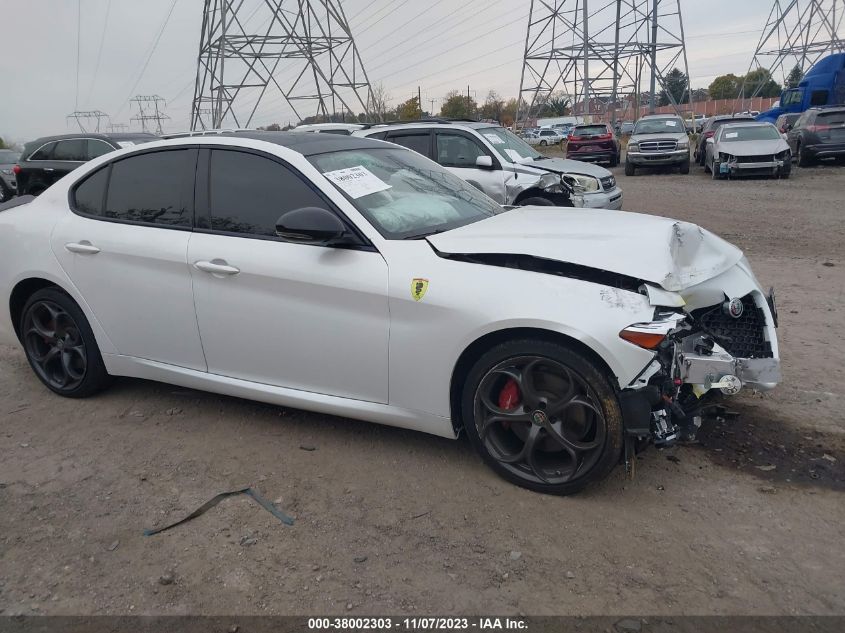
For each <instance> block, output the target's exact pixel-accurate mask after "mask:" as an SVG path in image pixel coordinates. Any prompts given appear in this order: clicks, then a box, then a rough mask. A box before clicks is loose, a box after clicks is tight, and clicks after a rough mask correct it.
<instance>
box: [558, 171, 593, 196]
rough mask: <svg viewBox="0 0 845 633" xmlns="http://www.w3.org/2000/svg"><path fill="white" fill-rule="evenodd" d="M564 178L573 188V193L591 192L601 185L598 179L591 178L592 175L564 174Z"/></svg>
mask: <svg viewBox="0 0 845 633" xmlns="http://www.w3.org/2000/svg"><path fill="white" fill-rule="evenodd" d="M564 178H566V180H567V182H568V183H569V184H570V185H571V186H572V188H573V189H574V190H575V193H593V192H594V191H600V190H601V185H599V181H598V179H597V178H593V177H592V176H584V175H582V174H566V176H564Z"/></svg>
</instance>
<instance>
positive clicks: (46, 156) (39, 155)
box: [29, 141, 56, 160]
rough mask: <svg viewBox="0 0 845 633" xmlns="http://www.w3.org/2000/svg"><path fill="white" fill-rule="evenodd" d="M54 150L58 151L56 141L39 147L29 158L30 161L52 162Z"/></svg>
mask: <svg viewBox="0 0 845 633" xmlns="http://www.w3.org/2000/svg"><path fill="white" fill-rule="evenodd" d="M54 149H56V141H53V142H52V143H47V144H46V145H43V146H42V147H39V148H38V150H37V151H36V152H35V153H34V154H33V155H32V156H30V157H29V160H52V158H53V150H54Z"/></svg>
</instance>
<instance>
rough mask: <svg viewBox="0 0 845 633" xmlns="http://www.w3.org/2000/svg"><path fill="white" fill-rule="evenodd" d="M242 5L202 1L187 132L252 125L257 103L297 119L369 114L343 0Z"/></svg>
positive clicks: (367, 90)
mask: <svg viewBox="0 0 845 633" xmlns="http://www.w3.org/2000/svg"><path fill="white" fill-rule="evenodd" d="M244 4H245V3H244V2H243V1H242V0H204V4H203V19H202V32H201V35H200V47H199V54H198V56H197V77H196V82H195V84H194V101H193V106H192V109H191V129H194V130H196V129H207V128H210V127H211V128H220V127H224V126H226V123H224V122H231V124H233V125H234V126H235V127H250V126H251V125H252V121H253V119H254V117H255V115H256V112H257V110H258V108H259V107H260V106H270V107H273V108H278V106H280V105H283V104H287V105H288V106H289V107H290V109H291V110H292V111H293V113H294V114H295V115H296V117H297V118H298V119H299V120H300V121H301V120H302V119H303V118H304V117H306V116H309V115H310V116H316V117H317V118H318V119H323V120H326V121H328V120H331V119H332V118H337V117H338V115H339V114H340V113H345V112H346V111H348V112H350V113H352V112H354V111H355V110H357V111H358V112H360V111H363V112H364V113H365V114H366V115H368V116H369V114H370V112H371V110H372V108H373V91H372V88H371V86H370V82H369V79H368V78H367V73H366V71H365V70H364V65H363V63H362V61H361V56H360V55H359V53H358V49H357V47H356V45H355V40H354V38H353V37H352V32H351V30H350V28H349V22H348V20H347V18H346V14H345V13H344V11H343V3H342V1H341V0H298V1H297V2H289V0H262V2H260V3H257V4H258V6H255V4H256V3H253V4H252V5H251V6H248V7H244V6H243V5H244ZM247 9H250V11H247ZM249 24H260V25H261V26H260V27H252V26H249ZM283 73H284V75H285V76H286V77H290V79H286V80H285V81H284V82H282V81H280V80H279V76H281V75H282V74H283ZM209 106H210V109H211V112H212V114H211V117H210V118H209V117H208V116H207V115H205V114H204V112H205V111H206V110H208V109H209ZM238 106H240V108H239V107H238Z"/></svg>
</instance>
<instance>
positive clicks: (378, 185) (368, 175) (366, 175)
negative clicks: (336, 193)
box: [323, 165, 390, 199]
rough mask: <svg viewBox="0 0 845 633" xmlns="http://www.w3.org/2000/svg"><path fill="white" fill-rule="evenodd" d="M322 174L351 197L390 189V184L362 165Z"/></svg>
mask: <svg viewBox="0 0 845 633" xmlns="http://www.w3.org/2000/svg"><path fill="white" fill-rule="evenodd" d="M323 175H324V176H325V177H326V178H328V179H329V180H331V181H332V182H333V183H334V184H336V185H337V186H338V187H340V188H341V189H343V191H345V192H346V194H347V195H348V196H349V197H350V198H353V199H357V198H362V197H364V196H368V195H370V194H371V193H376V192H378V191H384V190H385V189H390V185H388V184H387V183H386V182H384V181H383V180H382V179H381V178H379V177H378V176H376V175H375V174H374V173H373V172H371V171H370V170H369V169H367V168H366V167H364V166H363V165H358V166H356V167H347V168H346V169H337V170H335V171H327V172H325V173H324V174H323Z"/></svg>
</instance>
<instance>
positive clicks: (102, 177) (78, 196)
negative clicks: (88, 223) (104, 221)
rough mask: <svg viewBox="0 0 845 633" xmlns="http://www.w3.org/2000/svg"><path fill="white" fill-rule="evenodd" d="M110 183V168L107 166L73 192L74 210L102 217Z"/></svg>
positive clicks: (89, 177)
mask: <svg viewBox="0 0 845 633" xmlns="http://www.w3.org/2000/svg"><path fill="white" fill-rule="evenodd" d="M108 182H109V166H108V165H106V166H105V167H103V168H102V169H98V170H97V171H95V172H94V173H93V174H91V175H90V176H88V178H86V179H85V180H83V181H82V183H81V184H79V185H77V187H76V190H75V191H74V192H73V201H74V208H75V209H76V210H77V211H79V212H80V213H85V214H87V215H102V214H103V199H104V198H105V197H106V185H107V184H108Z"/></svg>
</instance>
